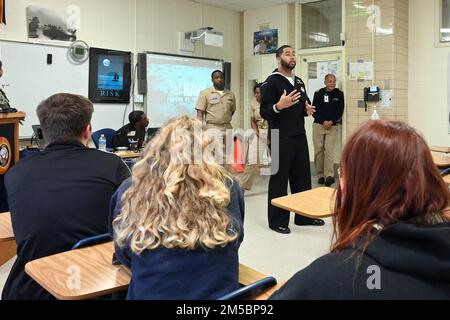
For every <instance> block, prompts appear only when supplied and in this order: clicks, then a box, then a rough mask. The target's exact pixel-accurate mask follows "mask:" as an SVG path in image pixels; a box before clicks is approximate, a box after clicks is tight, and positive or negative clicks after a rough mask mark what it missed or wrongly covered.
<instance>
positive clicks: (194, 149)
mask: <svg viewBox="0 0 450 320" xmlns="http://www.w3.org/2000/svg"><path fill="white" fill-rule="evenodd" d="M201 125H202V124H201V122H200V121H199V120H197V119H194V118H190V117H187V116H183V117H179V118H176V119H174V120H172V121H171V122H169V123H168V124H167V125H166V126H165V127H163V128H162V129H161V130H160V131H159V132H158V133H157V135H156V136H155V137H154V138H153V139H152V140H151V141H150V142H149V144H148V145H147V147H146V148H145V150H144V152H143V155H142V160H140V161H139V162H137V163H136V164H135V166H134V169H133V173H132V177H131V179H128V180H127V181H125V182H124V183H123V184H122V186H120V188H119V190H117V192H116V193H115V194H114V197H113V199H112V201H111V209H112V219H113V231H114V239H115V242H116V244H117V246H116V256H117V258H118V260H119V261H120V262H122V263H123V264H124V265H126V266H128V267H130V268H131V273H132V278H131V283H130V286H129V289H128V296H127V298H128V299H150V300H156V299H181V300H184V299H187V300H192V299H216V298H218V297H220V296H222V295H224V294H226V293H229V292H231V291H234V290H236V289H238V288H239V259H238V249H239V246H240V243H241V242H242V239H243V218H244V201H243V197H242V193H241V191H240V188H239V185H238V183H236V182H235V181H234V180H232V179H231V178H230V177H229V176H227V172H226V170H225V169H224V168H223V167H222V166H220V165H218V164H216V163H215V162H214V158H213V155H212V154H209V153H208V151H207V150H208V146H209V145H210V144H211V142H212V139H211V138H210V137H208V136H206V133H205V132H203V131H202V129H201Z"/></svg>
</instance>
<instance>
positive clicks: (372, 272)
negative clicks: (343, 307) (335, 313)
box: [271, 223, 450, 300]
mask: <svg viewBox="0 0 450 320" xmlns="http://www.w3.org/2000/svg"><path fill="white" fill-rule="evenodd" d="M358 265H359V267H357V266H358ZM271 299H275V300H291V299H299V300H305V299H314V300H316V299H386V300H392V299H450V223H442V224H437V225H431V226H417V225H414V224H408V223H397V224H394V225H392V226H390V227H387V228H385V229H384V230H383V231H382V232H381V234H380V235H379V236H378V237H376V238H375V239H374V240H373V242H371V244H370V245H369V247H368V249H367V251H366V252H365V253H364V254H363V255H362V257H361V258H360V260H358V255H357V254H356V251H355V249H353V248H347V249H344V250H343V251H341V252H339V253H330V254H327V255H325V256H323V257H321V258H319V259H317V260H316V261H314V262H313V263H312V264H311V265H309V266H308V267H307V268H305V269H303V270H301V271H300V272H298V273H296V274H295V275H294V276H293V277H292V278H291V279H290V280H289V281H288V282H287V283H286V285H285V286H283V287H282V288H281V289H280V290H279V291H277V292H275V294H274V295H273V296H272V297H271Z"/></svg>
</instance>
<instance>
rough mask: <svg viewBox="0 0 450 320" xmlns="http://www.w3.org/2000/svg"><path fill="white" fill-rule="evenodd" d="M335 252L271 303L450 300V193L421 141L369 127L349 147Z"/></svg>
mask: <svg viewBox="0 0 450 320" xmlns="http://www.w3.org/2000/svg"><path fill="white" fill-rule="evenodd" d="M336 199H337V201H336V212H337V213H336V216H335V217H334V221H333V224H334V242H333V245H332V249H331V253H329V254H327V255H325V256H323V257H321V258H319V259H318V260H316V261H315V262H313V263H312V264H311V265H310V266H308V267H307V268H306V269H304V270H302V271H300V272H298V273H297V274H295V275H294V276H293V278H291V279H290V280H289V281H288V282H287V283H286V285H285V286H284V287H283V288H281V289H280V290H279V291H278V292H276V293H275V294H274V296H273V297H272V298H273V299H450V210H449V206H450V192H449V189H448V188H447V186H446V185H445V184H444V181H443V179H442V178H441V176H440V175H439V171H438V169H437V167H436V166H435V164H434V163H433V159H432V156H431V154H430V151H429V148H428V146H427V144H426V142H425V140H424V139H423V137H422V136H421V135H419V134H418V133H417V132H416V130H414V129H413V128H411V127H410V126H408V125H406V124H404V123H402V122H397V121H371V122H368V123H367V124H365V125H363V126H362V127H361V128H359V129H358V130H357V131H356V132H355V133H354V135H353V136H352V137H351V138H350V140H349V141H348V143H347V144H346V146H345V148H344V151H343V154H342V159H341V167H340V179H339V187H338V189H337V194H336Z"/></svg>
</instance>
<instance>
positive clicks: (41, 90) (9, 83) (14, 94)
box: [0, 41, 128, 138]
mask: <svg viewBox="0 0 450 320" xmlns="http://www.w3.org/2000/svg"><path fill="white" fill-rule="evenodd" d="M67 51H68V48H67V47H60V46H51V45H44V44H33V43H26V42H14V41H0V60H2V63H3V77H2V78H0V87H2V88H3V90H4V91H5V93H6V96H7V97H8V99H9V101H10V105H11V107H12V108H16V109H17V110H19V111H23V112H25V113H26V118H25V121H24V122H23V126H20V128H19V135H20V137H21V138H29V137H31V136H32V134H33V131H32V128H31V126H32V125H34V124H38V123H39V120H38V118H37V116H36V108H37V106H38V105H39V103H40V102H41V101H42V100H44V99H46V98H48V97H49V96H51V95H53V94H55V93H60V92H65V93H73V94H80V95H83V96H85V97H87V96H88V91H89V90H88V88H89V61H86V62H84V63H83V64H81V65H76V64H73V63H72V62H70V61H69V60H68V58H67ZM47 54H51V55H52V64H47ZM124 109H125V105H124V104H94V114H93V115H92V127H93V131H96V130H99V129H103V128H113V129H119V128H120V127H121V126H122V125H123V120H122V119H123V113H124ZM126 116H128V115H126ZM126 118H128V117H126Z"/></svg>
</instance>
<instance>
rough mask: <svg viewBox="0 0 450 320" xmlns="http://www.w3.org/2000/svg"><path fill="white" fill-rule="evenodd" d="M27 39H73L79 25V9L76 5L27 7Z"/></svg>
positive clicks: (75, 37) (75, 36) (75, 38)
mask: <svg viewBox="0 0 450 320" xmlns="http://www.w3.org/2000/svg"><path fill="white" fill-rule="evenodd" d="M27 22H28V39H29V40H44V41H70V42H72V41H75V40H77V27H78V26H79V25H80V10H79V8H78V7H77V6H69V7H67V8H58V7H48V6H45V7H40V6H39V7H38V6H28V7H27Z"/></svg>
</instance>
